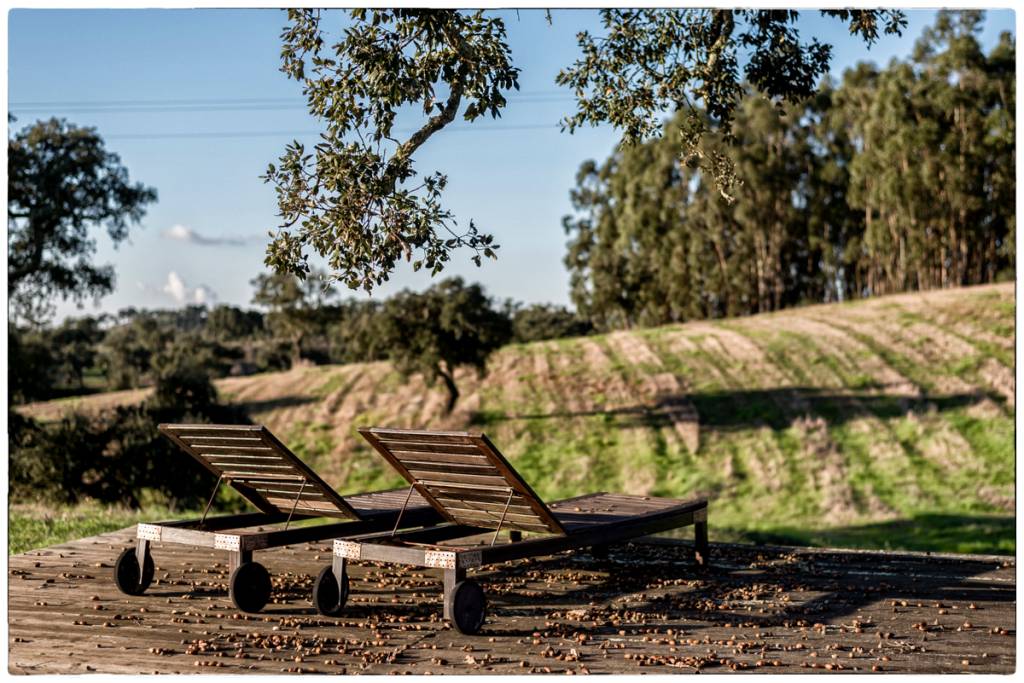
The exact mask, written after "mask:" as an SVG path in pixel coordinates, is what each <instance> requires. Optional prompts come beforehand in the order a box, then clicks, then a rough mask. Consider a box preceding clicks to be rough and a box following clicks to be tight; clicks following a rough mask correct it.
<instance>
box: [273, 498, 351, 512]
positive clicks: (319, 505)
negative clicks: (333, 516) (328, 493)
mask: <svg viewBox="0 0 1024 683" xmlns="http://www.w3.org/2000/svg"><path fill="white" fill-rule="evenodd" d="M267 500H269V501H270V502H272V503H274V504H275V505H280V506H281V507H282V508H283V509H284V510H285V511H286V512H287V511H290V510H291V509H292V505H293V504H294V505H295V509H296V510H332V511H336V510H337V508H335V507H334V505H332V504H331V503H330V502H328V501H326V500H305V499H300V500H299V502H298V503H295V499H294V498H276V497H272V496H267Z"/></svg>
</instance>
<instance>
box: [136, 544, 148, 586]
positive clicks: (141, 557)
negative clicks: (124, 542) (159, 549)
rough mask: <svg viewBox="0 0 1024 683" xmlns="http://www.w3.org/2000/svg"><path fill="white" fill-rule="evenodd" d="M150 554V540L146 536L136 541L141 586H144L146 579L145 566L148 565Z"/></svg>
mask: <svg viewBox="0 0 1024 683" xmlns="http://www.w3.org/2000/svg"><path fill="white" fill-rule="evenodd" d="M148 554H149V541H147V540H146V539H144V538H140V539H138V540H137V541H136V546H135V560H136V561H137V562H138V563H139V586H142V583H143V580H144V576H143V575H144V574H145V573H146V572H145V571H144V570H143V567H145V566H146V555H148Z"/></svg>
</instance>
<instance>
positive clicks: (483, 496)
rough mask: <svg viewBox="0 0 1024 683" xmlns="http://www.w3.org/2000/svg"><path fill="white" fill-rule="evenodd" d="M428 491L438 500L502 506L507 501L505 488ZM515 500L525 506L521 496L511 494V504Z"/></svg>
mask: <svg viewBox="0 0 1024 683" xmlns="http://www.w3.org/2000/svg"><path fill="white" fill-rule="evenodd" d="M430 489H431V491H432V492H433V494H434V496H436V497H438V498H450V499H454V500H465V501H473V502H478V501H482V502H497V503H501V504H503V505H504V503H505V501H506V500H508V489H507V488H503V489H501V490H500V491H494V490H488V489H481V488H478V487H473V486H459V487H457V486H431V487H430ZM516 500H519V502H520V503H521V504H523V505H526V502H525V501H523V499H522V496H520V495H519V494H513V496H512V503H513V504H515V502H516Z"/></svg>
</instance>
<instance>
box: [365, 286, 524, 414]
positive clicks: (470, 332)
mask: <svg viewBox="0 0 1024 683" xmlns="http://www.w3.org/2000/svg"><path fill="white" fill-rule="evenodd" d="M377 318H378V323H377V335H378V339H379V341H380V348H381V349H383V350H384V352H385V353H386V354H387V356H388V358H390V360H391V361H392V362H393V363H394V364H395V367H396V368H397V369H398V371H399V372H401V373H402V374H403V375H405V376H409V375H412V374H415V373H420V374H422V375H423V377H424V379H425V380H426V381H427V383H428V384H433V383H434V382H435V381H437V380H441V381H442V382H443V383H444V386H445V389H446V390H447V392H448V403H447V405H446V406H445V412H446V413H448V412H451V410H452V409H453V408H454V407H455V403H456V402H457V401H458V400H459V389H458V386H456V384H455V369H456V368H458V367H459V366H469V367H472V368H476V369H477V371H478V372H483V371H484V369H485V368H486V364H487V358H488V357H489V356H490V355H491V353H492V352H493V351H494V350H496V349H498V348H499V347H501V346H503V345H504V344H506V343H508V341H509V340H510V339H511V337H512V329H511V323H510V321H509V318H508V316H506V315H505V314H504V312H503V311H501V310H499V309H497V308H495V307H494V304H493V302H492V301H491V299H490V298H489V297H488V296H487V295H486V294H485V293H484V290H483V288H482V287H481V286H480V285H477V284H473V285H466V284H465V283H463V281H462V279H461V278H449V279H446V280H442V281H441V282H438V283H437V284H435V285H434V286H433V287H431V288H430V289H428V290H426V291H424V292H422V293H417V292H412V291H409V290H405V291H402V292H399V293H398V294H396V295H394V296H392V297H390V298H389V299H387V301H385V302H384V304H383V306H382V307H381V310H380V313H379V314H378V316H377Z"/></svg>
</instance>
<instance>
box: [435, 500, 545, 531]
mask: <svg viewBox="0 0 1024 683" xmlns="http://www.w3.org/2000/svg"><path fill="white" fill-rule="evenodd" d="M450 509H451V510H452V511H453V512H456V511H457V512H458V513H459V515H460V516H462V517H465V518H466V519H486V520H489V521H492V522H496V521H498V520H500V519H502V511H501V510H473V509H469V508H460V507H454V506H453V507H452V508H450ZM504 519H505V522H521V523H533V524H537V518H536V517H534V515H533V510H530V509H529V508H526V510H525V511H524V512H519V513H515V512H512V511H511V510H510V511H508V512H505V513H504ZM538 526H541V528H543V529H545V530H547V527H544V526H543V525H539V524H538Z"/></svg>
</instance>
